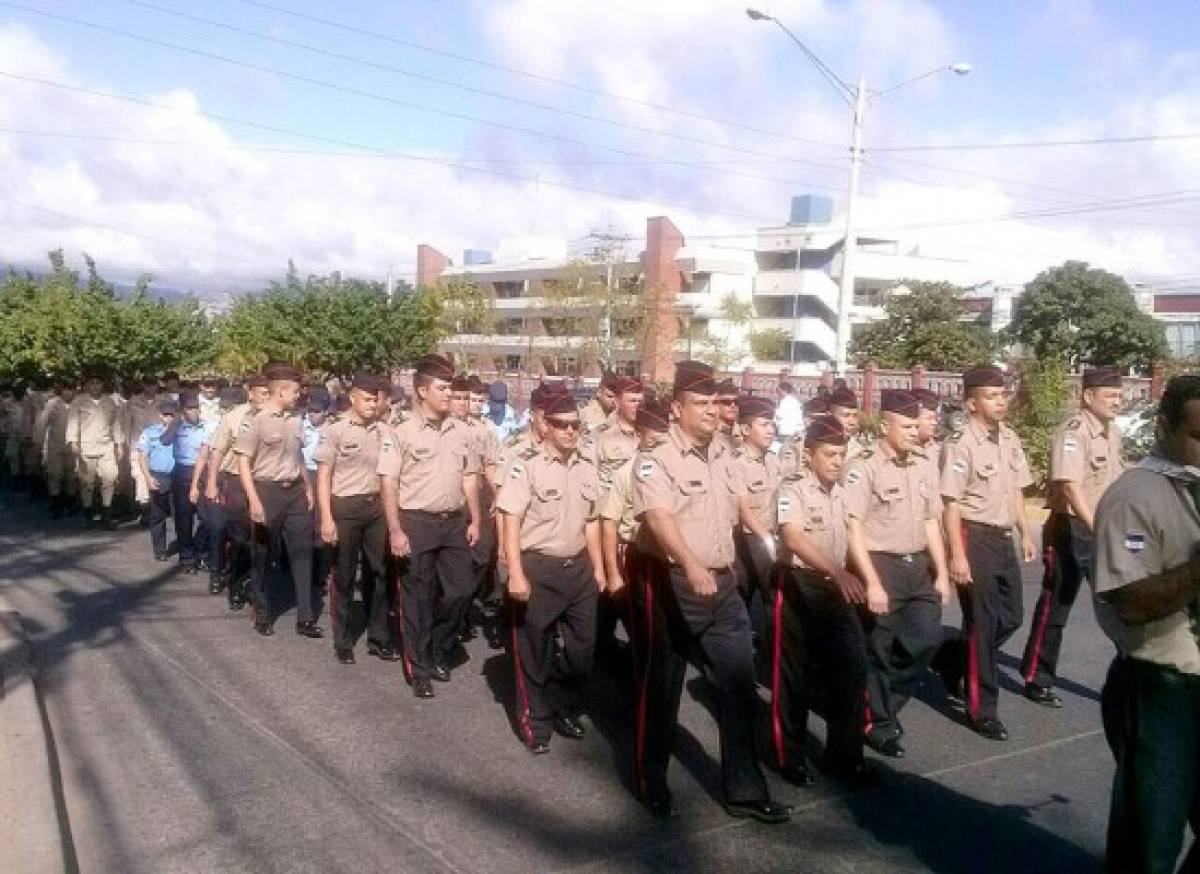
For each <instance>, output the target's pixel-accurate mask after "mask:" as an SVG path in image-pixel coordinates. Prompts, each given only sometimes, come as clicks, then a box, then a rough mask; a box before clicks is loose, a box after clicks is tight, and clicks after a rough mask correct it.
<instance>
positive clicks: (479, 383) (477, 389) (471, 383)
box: [467, 373, 484, 395]
mask: <svg viewBox="0 0 1200 874" xmlns="http://www.w3.org/2000/svg"><path fill="white" fill-rule="evenodd" d="M467 389H468V391H470V392H471V394H477V395H481V394H483V393H484V388H483V380H482V379H480V378H479V374H477V373H472V374H471V375H470V376H468V377H467Z"/></svg>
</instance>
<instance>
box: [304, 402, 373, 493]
mask: <svg viewBox="0 0 1200 874" xmlns="http://www.w3.org/2000/svg"><path fill="white" fill-rule="evenodd" d="M384 427H386V426H383V425H380V424H379V423H378V422H370V423H367V424H364V423H362V422H359V421H356V420H355V419H354V418H353V417H351V416H347V417H346V418H344V419H339V420H338V421H336V422H334V423H333V424H331V425H329V426H327V427H326V428H325V433H324V435H322V440H321V445H320V446H318V447H317V451H316V455H315V460H316V462H317V464H318V465H321V464H328V465H329V466H330V467H331V468H332V476H331V480H332V482H331V488H330V491H331V494H332V495H333V496H334V497H335V498H349V497H353V496H354V495H376V494H379V473H378V470H379V448H380V446H381V445H382V444H383V438H382V435H383V429H384Z"/></svg>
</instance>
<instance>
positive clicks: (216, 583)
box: [208, 574, 225, 595]
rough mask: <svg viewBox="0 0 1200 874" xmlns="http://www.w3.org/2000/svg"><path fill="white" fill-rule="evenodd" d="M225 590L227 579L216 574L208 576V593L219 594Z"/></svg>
mask: <svg viewBox="0 0 1200 874" xmlns="http://www.w3.org/2000/svg"><path fill="white" fill-rule="evenodd" d="M224 591H225V581H224V580H223V579H221V578H220V577H219V576H216V575H215V574H214V575H213V576H211V577H209V578H208V594H210V595H219V594H221V593H222V592H224Z"/></svg>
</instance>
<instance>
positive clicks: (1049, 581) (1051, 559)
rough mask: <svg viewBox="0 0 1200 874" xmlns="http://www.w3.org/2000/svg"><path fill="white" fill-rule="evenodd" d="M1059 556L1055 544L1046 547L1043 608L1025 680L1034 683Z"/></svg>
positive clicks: (1048, 621) (1034, 618)
mask: <svg viewBox="0 0 1200 874" xmlns="http://www.w3.org/2000/svg"><path fill="white" fill-rule="evenodd" d="M1056 558H1057V556H1056V555H1055V553H1054V547H1053V546H1047V547H1046V583H1045V585H1043V586H1042V591H1043V593H1044V595H1043V598H1042V601H1043V603H1042V609H1041V610H1039V611H1038V613H1037V615H1036V616H1034V617H1033V622H1034V625H1033V649H1032V650H1031V651H1030V653H1029V672H1028V673H1027V674H1026V675H1025V682H1026V683H1032V682H1033V680H1034V678H1035V677H1036V676H1037V670H1038V664H1039V663H1040V662H1041V660H1042V643H1043V642H1044V641H1045V639H1046V626H1047V625H1049V624H1050V602H1051V600H1052V599H1053V597H1054V567H1055V564H1056V561H1055V559H1056Z"/></svg>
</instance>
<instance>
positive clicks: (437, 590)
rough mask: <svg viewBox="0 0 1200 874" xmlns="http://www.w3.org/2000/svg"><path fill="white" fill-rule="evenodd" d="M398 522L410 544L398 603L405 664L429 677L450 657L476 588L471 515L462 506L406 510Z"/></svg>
mask: <svg viewBox="0 0 1200 874" xmlns="http://www.w3.org/2000/svg"><path fill="white" fill-rule="evenodd" d="M400 525H401V528H403V530H404V534H405V536H407V537H408V542H409V546H410V549H411V552H410V554H409V558H408V567H407V571H406V572H405V573H404V574H403V577H402V579H401V583H400V589H401V594H400V602H399V604H398V608H399V611H400V614H401V620H400V623H401V627H402V628H403V629H404V656H405V659H406V662H405V667H406V669H407V670H409V671H411V675H412V677H414V678H417V679H426V678H428V677H429V675H430V672H431V671H432V670H433V666H434V665H435V664H444V663H446V662H447V661H448V660H449V657H450V653H451V651H452V650H453V648H454V645H455V644H456V643H457V641H458V632H459V630H460V629H461V628H462V623H463V616H465V615H466V611H467V608H468V607H470V605H471V597H472V596H473V595H474V593H475V580H476V577H475V573H474V568H472V566H471V551H470V549H469V548H468V547H467V519H466V514H465V513H464V512H463V511H462V510H458V511H456V512H452V513H427V512H424V511H421V510H403V511H402V512H401V514H400Z"/></svg>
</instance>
